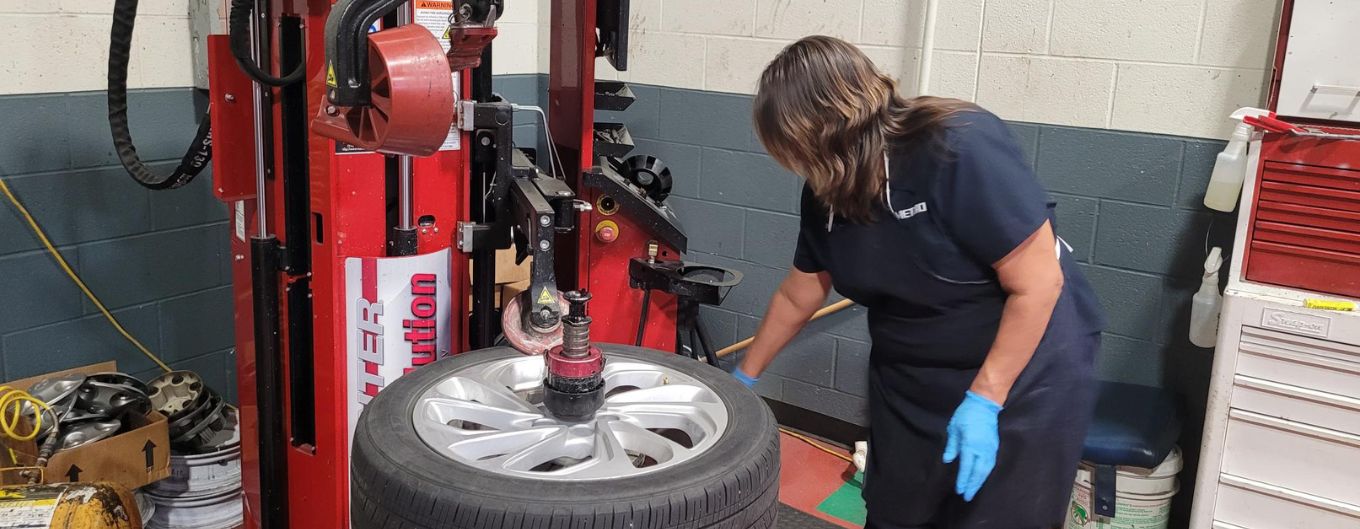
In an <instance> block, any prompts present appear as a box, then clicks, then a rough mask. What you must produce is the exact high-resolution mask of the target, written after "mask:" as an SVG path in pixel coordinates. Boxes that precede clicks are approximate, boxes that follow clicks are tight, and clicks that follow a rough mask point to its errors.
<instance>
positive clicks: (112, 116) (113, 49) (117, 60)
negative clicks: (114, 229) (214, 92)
mask: <svg viewBox="0 0 1360 529" xmlns="http://www.w3.org/2000/svg"><path fill="white" fill-rule="evenodd" d="M136 19H137V0H117V2H116V3H115V4H114V6H113V29H112V30H111V31H110V34H109V94H108V97H109V130H110V131H111V132H112V133H113V146H114V149H115V150H116V151H117V152H118V161H120V162H122V164H123V168H124V169H127V172H128V174H129V175H131V176H132V179H133V180H136V181H137V183H139V184H141V185H142V186H144V187H147V188H150V189H174V188H177V187H181V186H183V185H185V184H188V183H189V182H190V181H192V180H193V179H194V177H195V176H198V173H200V172H203V168H204V167H207V166H208V162H209V161H210V160H212V127H211V124H210V123H209V121H208V113H209V111H210V110H211V108H210V109H209V110H205V111H204V112H203V118H202V119H201V120H200V121H199V122H198V133H197V134H195V135H194V141H193V143H192V144H190V146H189V150H188V152H185V153H184V157H183V158H181V159H180V161H179V165H178V166H177V167H175V170H174V172H172V173H170V174H169V175H158V174H156V173H155V172H153V171H152V170H151V168H150V167H147V166H146V164H145V163H143V162H142V159H141V158H140V157H138V156H137V147H135V146H134V145H133V144H132V133H131V132H130V131H129V130H128V115H127V110H128V105H127V74H128V58H129V50H130V48H131V47H132V27H133V24H134V23H135V22H136Z"/></svg>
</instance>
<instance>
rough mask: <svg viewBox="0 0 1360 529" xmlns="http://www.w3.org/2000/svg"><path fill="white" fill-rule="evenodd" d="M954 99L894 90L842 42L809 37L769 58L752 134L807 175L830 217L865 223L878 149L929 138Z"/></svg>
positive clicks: (871, 212)
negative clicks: (907, 94)
mask: <svg viewBox="0 0 1360 529" xmlns="http://www.w3.org/2000/svg"><path fill="white" fill-rule="evenodd" d="M965 108H972V105H971V104H970V103H967V102H964V101H959V100H956V99H943V98H937V97H918V98H915V99H906V98H904V97H902V96H901V95H900V94H898V93H897V83H896V82H895V81H893V79H892V78H890V77H888V76H886V75H884V74H883V73H881V72H879V71H878V69H877V68H875V67H874V63H873V61H871V60H869V57H867V56H865V55H864V53H863V52H861V51H860V50H859V48H856V47H855V46H854V45H852V44H850V43H848V42H845V41H843V40H840V39H837V38H834V37H826V36H820V35H818V36H812V37H806V38H803V39H802V40H799V41H797V42H794V43H793V44H790V45H788V47H785V48H784V50H783V51H781V52H779V55H777V56H775V58H774V60H773V61H771V62H770V64H769V66H766V67H765V71H764V72H763V73H762V74H761V75H760V86H759V88H758V89H757V91H756V98H755V108H754V118H755V126H756V134H757V135H759V136H760V141H761V143H763V144H765V149H766V150H768V151H769V152H770V155H771V156H773V157H774V159H775V161H777V162H779V164H780V165H783V166H784V167H785V168H787V169H789V170H790V171H793V172H794V173H797V174H798V175H800V176H802V177H803V178H806V179H807V181H808V184H809V186H810V187H811V188H812V193H813V194H814V195H815V196H816V197H817V199H818V200H819V201H820V202H821V203H822V205H824V206H826V207H828V208H830V209H831V210H832V211H833V212H834V213H835V214H836V215H838V216H842V217H845V218H847V219H850V220H852V221H855V222H868V221H871V220H873V219H874V218H875V213H876V212H878V211H880V209H879V208H880V206H879V205H878V203H880V201H881V200H882V199H881V196H880V193H881V192H882V190H883V180H884V167H883V153H884V152H885V149H887V148H888V144H889V143H890V142H893V141H896V140H915V139H918V138H919V139H934V138H936V137H937V135H938V133H939V132H940V131H942V130H943V127H944V121H945V120H946V119H947V118H948V117H949V116H950V115H951V114H953V113H954V112H956V111H958V110H960V109H965Z"/></svg>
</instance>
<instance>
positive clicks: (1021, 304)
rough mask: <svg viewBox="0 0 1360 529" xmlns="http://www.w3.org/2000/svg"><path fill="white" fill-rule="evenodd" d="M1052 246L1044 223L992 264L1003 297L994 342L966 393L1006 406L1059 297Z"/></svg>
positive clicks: (1059, 271) (1058, 267) (1059, 273)
mask: <svg viewBox="0 0 1360 529" xmlns="http://www.w3.org/2000/svg"><path fill="white" fill-rule="evenodd" d="M1054 247H1055V240H1054V238H1053V228H1052V227H1051V226H1050V225H1049V223H1048V222H1045V223H1044V224H1043V225H1042V226H1040V227H1039V229H1038V230H1036V231H1035V232H1034V234H1033V235H1030V236H1029V238H1028V239H1025V241H1024V242H1022V243H1020V246H1018V247H1016V248H1015V249H1014V250H1011V253H1010V254H1007V255H1006V256H1005V257H1003V258H1002V259H1001V260H1000V261H997V262H996V264H994V265H992V266H993V268H995V269H996V274H997V277H998V279H1000V281H1001V288H1003V289H1005V291H1006V293H1007V294H1008V297H1007V298H1006V306H1005V308H1004V309H1003V310H1002V313H1001V325H1000V327H999V328H998V329H997V332H996V340H995V341H994V342H992V348H991V350H990V351H988V353H987V359H986V360H985V361H983V363H982V369H981V370H979V371H978V374H977V378H975V379H973V386H972V387H971V388H970V389H971V390H972V391H973V393H977V394H978V395H981V396H983V397H986V398H987V399H989V400H991V401H992V402H995V403H997V404H1001V405H1005V404H1006V397H1007V396H1008V395H1009V394H1010V391H1011V386H1013V385H1014V384H1015V379H1016V378H1018V377H1019V376H1020V372H1021V371H1023V370H1024V369H1025V366H1026V365H1027V364H1029V360H1030V358H1031V357H1033V356H1034V350H1035V349H1036V348H1038V347H1039V340H1041V339H1043V337H1044V331H1045V330H1046V329H1047V328H1048V320H1049V318H1050V317H1051V316H1052V315H1053V306H1054V305H1056V304H1057V303H1058V296H1060V295H1061V294H1062V287H1063V271H1062V264H1061V263H1060V262H1059V261H1058V260H1057V259H1056V258H1055V256H1054Z"/></svg>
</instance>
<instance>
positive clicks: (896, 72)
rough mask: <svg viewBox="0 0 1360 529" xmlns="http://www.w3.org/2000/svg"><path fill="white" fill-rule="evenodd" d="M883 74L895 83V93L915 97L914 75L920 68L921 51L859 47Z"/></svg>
mask: <svg viewBox="0 0 1360 529" xmlns="http://www.w3.org/2000/svg"><path fill="white" fill-rule="evenodd" d="M860 49H861V50H864V54H865V55H868V56H869V59H871V60H873V61H874V65H875V66H877V67H878V69H879V70H881V71H882V72H883V73H885V74H888V77H892V78H893V80H895V81H897V91H898V92H901V93H902V95H905V96H914V95H916V74H917V73H918V72H919V70H920V68H921V51H920V50H918V49H915V48H889V47H882V46H860Z"/></svg>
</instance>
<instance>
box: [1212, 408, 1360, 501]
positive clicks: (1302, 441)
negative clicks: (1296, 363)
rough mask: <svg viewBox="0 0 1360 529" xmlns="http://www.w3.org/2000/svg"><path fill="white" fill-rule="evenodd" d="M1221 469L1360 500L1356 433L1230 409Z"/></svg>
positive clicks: (1322, 495) (1328, 495)
mask: <svg viewBox="0 0 1360 529" xmlns="http://www.w3.org/2000/svg"><path fill="white" fill-rule="evenodd" d="M1222 472H1223V473H1225V474H1232V475H1234V476H1240V477H1243V478H1246V479H1249V480H1253V481H1259V482H1262V483H1269V484H1271V485H1278V486H1280V487H1284V488H1287V489H1290V490H1295V491H1298V492H1301V493H1304V494H1310V495H1313V496H1318V497H1320V498H1326V499H1329V500H1335V501H1339V502H1342V503H1348V504H1351V505H1360V435H1354V434H1348V433H1344V432H1339V431H1336V430H1331V429H1327V428H1319V427H1316V426H1309V425H1305V424H1300V423H1295V422H1290V421H1286V420H1283V419H1278V418H1275V417H1268V416H1265V415H1261V414H1259V413H1252V412H1249V411H1244V410H1239V409H1233V410H1232V411H1230V412H1229V414H1228V429H1227V438H1226V440H1225V442H1224V445H1223V469H1222Z"/></svg>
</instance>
